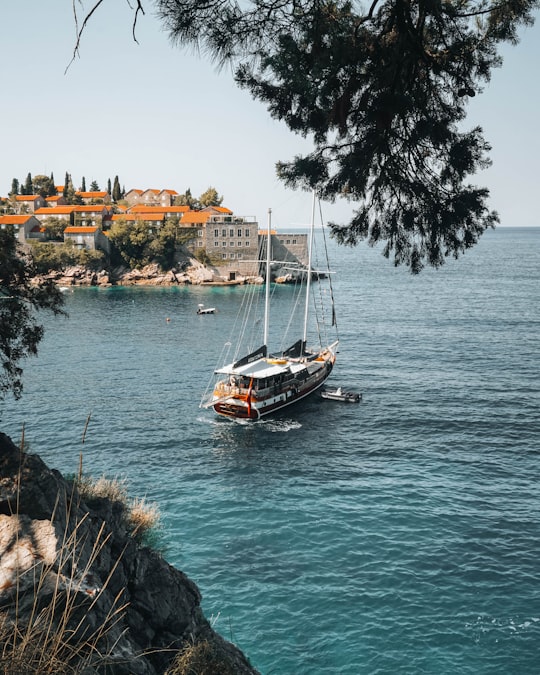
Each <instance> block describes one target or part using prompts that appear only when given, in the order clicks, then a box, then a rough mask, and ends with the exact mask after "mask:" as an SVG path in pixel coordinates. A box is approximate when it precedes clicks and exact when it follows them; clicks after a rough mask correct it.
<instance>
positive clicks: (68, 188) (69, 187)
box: [63, 173, 75, 204]
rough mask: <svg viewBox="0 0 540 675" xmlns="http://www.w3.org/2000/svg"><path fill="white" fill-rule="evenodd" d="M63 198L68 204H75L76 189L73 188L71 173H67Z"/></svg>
mask: <svg viewBox="0 0 540 675" xmlns="http://www.w3.org/2000/svg"><path fill="white" fill-rule="evenodd" d="M63 196H64V199H65V200H66V204H75V188H74V187H73V181H72V180H71V175H70V174H69V173H66V181H65V183H64V195H63Z"/></svg>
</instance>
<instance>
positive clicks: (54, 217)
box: [0, 186, 307, 282]
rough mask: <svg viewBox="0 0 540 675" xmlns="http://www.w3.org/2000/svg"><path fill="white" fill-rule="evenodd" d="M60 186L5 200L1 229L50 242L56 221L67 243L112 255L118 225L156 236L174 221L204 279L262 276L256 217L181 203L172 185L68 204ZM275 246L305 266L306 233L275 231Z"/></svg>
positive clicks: (98, 194) (95, 194)
mask: <svg viewBox="0 0 540 675" xmlns="http://www.w3.org/2000/svg"><path fill="white" fill-rule="evenodd" d="M56 190H57V193H56V195H52V196H49V197H42V196H41V195H39V194H38V195H36V194H32V195H26V194H15V195H12V196H10V197H9V198H3V199H2V202H3V204H4V208H3V211H4V213H3V215H0V228H5V227H7V226H11V227H13V228H14V231H15V233H16V236H17V238H18V240H19V242H20V243H21V244H25V245H28V244H32V243H33V244H36V243H38V242H48V241H50V239H49V237H48V235H47V228H46V225H47V224H48V223H51V222H55V223H57V224H60V226H61V230H60V231H61V232H62V231H63V241H64V242H71V244H72V245H73V246H74V247H76V248H77V249H80V250H87V251H103V252H104V254H105V257H106V259H109V256H110V254H111V249H112V248H113V246H114V245H113V244H112V242H111V241H110V240H109V233H110V231H111V228H112V227H113V226H114V224H115V223H124V224H126V225H128V226H129V224H133V225H139V226H140V225H141V224H142V225H144V226H145V227H147V228H148V232H150V233H154V234H157V233H159V231H160V230H161V228H163V227H164V226H165V225H166V224H168V223H169V224H170V223H173V224H174V226H175V228H176V230H177V232H178V235H179V240H181V241H182V246H179V250H178V256H177V257H178V260H181V259H182V252H183V254H184V256H183V257H184V259H185V253H186V252H188V253H189V254H191V255H192V256H194V257H195V258H196V259H198V260H199V261H203V262H204V263H205V273H204V274H202V275H201V274H199V278H200V279H201V281H204V282H212V281H214V282H223V281H235V280H237V279H239V278H243V277H253V276H257V275H259V274H260V269H259V262H258V261H259V260H260V258H261V255H260V251H261V244H263V242H265V240H266V231H260V230H259V224H258V222H257V219H256V217H255V216H245V215H237V214H235V213H233V211H231V210H230V209H228V208H226V207H223V206H205V207H202V208H200V209H199V210H194V209H191V208H190V207H189V206H185V205H175V201H176V198H177V197H178V193H177V192H176V191H175V190H171V189H161V190H157V189H147V190H140V189H131V190H129V191H128V192H126V193H125V195H124V198H123V199H122V201H121V202H120V203H119V202H114V201H113V200H112V198H111V195H110V194H109V192H108V191H101V190H99V191H81V190H79V191H76V192H75V194H76V195H77V197H78V201H79V204H68V203H67V201H66V199H65V198H64V197H63V190H64V186H56ZM81 202H82V203H81ZM58 243H62V242H58ZM271 245H272V258H273V259H274V260H279V261H283V262H287V263H289V262H297V263H300V264H305V261H306V257H307V236H306V235H305V234H286V233H281V232H279V233H278V232H277V231H274V230H273V231H272V244H271ZM263 248H265V243H264V244H263ZM180 249H182V250H180ZM175 279H176V280H178V277H175Z"/></svg>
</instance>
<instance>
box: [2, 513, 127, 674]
mask: <svg viewBox="0 0 540 675" xmlns="http://www.w3.org/2000/svg"><path fill="white" fill-rule="evenodd" d="M68 514H69V511H68ZM53 519H54V514H53ZM67 520H68V521H69V518H68V519H67ZM85 520H86V515H85V516H84V517H83V518H81V519H80V520H79V521H78V522H77V523H76V524H75V526H74V528H73V529H72V531H71V532H70V533H68V531H67V527H66V530H65V531H64V537H63V540H62V542H61V544H60V546H58V548H57V550H56V552H55V555H54V557H53V559H52V560H51V559H48V560H47V559H46V558H43V557H42V556H40V552H39V551H35V552H34V554H33V558H32V563H31V564H30V565H29V564H28V557H27V558H26V564H24V563H21V562H20V560H19V557H17V559H16V566H15V568H14V569H13V579H12V587H11V597H9V598H7V597H6V594H4V598H3V604H2V606H1V607H0V672H1V673H4V675H16V674H17V675H20V674H23V673H24V674H28V675H33V674H35V675H37V674H38V673H39V674H40V675H47V674H52V673H66V674H68V675H69V674H71V673H82V672H83V671H86V672H92V671H94V669H96V668H98V667H103V666H104V665H105V664H106V663H108V662H110V657H111V654H112V652H113V650H114V647H115V645H116V643H117V641H118V640H119V639H120V637H121V636H122V633H121V632H120V631H119V630H118V629H117V630H116V631H114V630H113V629H114V627H115V626H116V624H117V623H118V622H119V621H121V619H122V617H123V614H124V610H125V609H126V605H125V604H124V603H123V602H122V595H123V591H121V592H120V593H118V594H117V595H116V597H114V598H112V599H110V598H108V599H107V602H108V603H109V605H110V606H109V609H108V613H107V615H106V617H105V619H104V620H102V621H100V623H99V624H98V625H97V626H95V625H93V624H92V622H91V621H89V620H88V617H89V616H90V613H91V612H92V609H93V608H94V606H95V605H96V603H97V602H99V601H100V599H101V598H102V597H103V594H104V593H105V592H106V591H107V587H108V584H109V581H110V578H111V576H112V574H113V573H114V570H115V569H116V566H117V565H118V562H119V561H117V562H116V563H115V564H114V565H113V567H112V570H111V571H110V573H109V576H108V577H107V579H105V581H100V582H99V585H97V586H96V582H95V581H94V580H92V575H91V569H92V566H93V564H94V562H95V560H96V558H97V557H98V556H99V555H100V553H101V552H102V551H103V548H104V547H105V545H106V544H107V542H108V539H109V537H110V535H105V534H104V526H102V527H101V529H100V530H99V532H98V535H97V537H96V540H95V541H94V542H93V546H92V549H91V553H90V556H89V558H88V560H86V561H83V560H82V559H81V557H80V555H81V554H80V550H81V548H80V546H79V544H80V540H81V539H83V538H85V537H86V536H87V530H86V527H85ZM19 536H20V537H21V539H19ZM23 538H24V532H23V530H22V528H20V535H19V533H18V534H17V536H16V541H15V542H14V544H15V546H16V547H18V545H19V544H24V545H25V546H26V542H24V541H23ZM23 559H24V558H23ZM112 633H115V634H116V637H115V639H113V637H112Z"/></svg>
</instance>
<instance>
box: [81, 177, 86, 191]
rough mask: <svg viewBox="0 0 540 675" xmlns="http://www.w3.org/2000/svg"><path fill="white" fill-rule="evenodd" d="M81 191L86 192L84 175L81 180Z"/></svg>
mask: <svg viewBox="0 0 540 675" xmlns="http://www.w3.org/2000/svg"><path fill="white" fill-rule="evenodd" d="M81 192H86V178H85V177H84V176H83V177H82V181H81Z"/></svg>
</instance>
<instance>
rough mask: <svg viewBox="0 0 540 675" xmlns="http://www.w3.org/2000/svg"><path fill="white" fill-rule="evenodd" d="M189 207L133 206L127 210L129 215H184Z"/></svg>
mask: <svg viewBox="0 0 540 675" xmlns="http://www.w3.org/2000/svg"><path fill="white" fill-rule="evenodd" d="M186 211H189V206H146V205H145V204H135V206H132V207H131V208H130V209H129V212H130V213H186Z"/></svg>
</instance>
